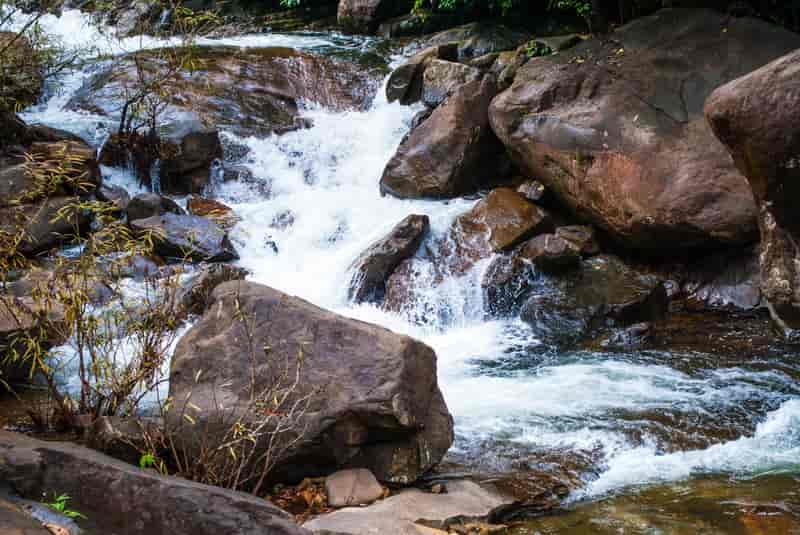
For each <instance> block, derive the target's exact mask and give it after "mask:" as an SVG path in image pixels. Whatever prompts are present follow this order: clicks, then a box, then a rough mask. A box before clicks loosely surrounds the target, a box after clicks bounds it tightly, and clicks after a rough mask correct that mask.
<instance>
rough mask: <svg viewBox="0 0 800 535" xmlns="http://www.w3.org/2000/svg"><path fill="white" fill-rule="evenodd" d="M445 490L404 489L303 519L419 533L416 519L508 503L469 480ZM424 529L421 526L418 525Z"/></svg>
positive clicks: (372, 533) (343, 528) (334, 528)
mask: <svg viewBox="0 0 800 535" xmlns="http://www.w3.org/2000/svg"><path fill="white" fill-rule="evenodd" d="M447 491H448V492H447V493H446V494H430V493H427V492H423V491H421V490H419V489H408V490H404V491H402V492H400V493H399V494H397V495H395V496H391V497H389V498H387V499H385V500H383V501H381V502H378V503H376V504H373V505H370V506H368V507H362V508H355V507H350V508H347V509H342V510H340V511H337V512H335V513H331V514H329V515H325V516H321V517H319V518H315V519H314V520H311V521H309V522H306V523H305V524H304V525H303V527H304V528H306V529H310V530H311V531H314V532H333V533H350V534H353V535H419V534H420V533H423V531H421V528H422V526H419V525H417V524H416V521H417V520H431V521H444V520H447V519H448V518H452V517H454V516H460V515H463V516H467V517H482V516H486V515H487V514H489V513H490V512H491V511H492V510H493V509H495V508H496V507H499V506H501V505H504V504H507V503H509V500H506V499H504V498H503V497H502V496H500V495H499V494H496V493H493V492H490V491H488V490H486V489H484V488H483V487H481V486H480V485H478V484H477V483H474V482H472V481H454V482H450V483H448V484H447ZM422 529H424V528H422Z"/></svg>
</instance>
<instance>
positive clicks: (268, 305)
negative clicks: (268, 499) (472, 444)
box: [170, 282, 453, 484]
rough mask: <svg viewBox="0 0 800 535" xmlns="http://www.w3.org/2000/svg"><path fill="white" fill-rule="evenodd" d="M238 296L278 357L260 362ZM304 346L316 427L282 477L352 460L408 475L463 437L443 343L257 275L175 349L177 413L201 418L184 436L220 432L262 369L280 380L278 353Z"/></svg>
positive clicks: (286, 358)
mask: <svg viewBox="0 0 800 535" xmlns="http://www.w3.org/2000/svg"><path fill="white" fill-rule="evenodd" d="M237 301H238V303H239V306H240V310H241V311H242V313H244V314H246V315H248V316H249V317H252V318H254V320H253V321H256V322H257V324H258V325H259V328H258V329H257V330H256V331H255V333H254V340H253V341H252V343H253V344H254V347H257V348H262V347H264V346H267V347H269V348H270V352H269V359H268V360H266V361H264V360H263V359H262V360H259V361H258V363H257V364H256V367H255V369H253V364H252V362H253V360H252V356H251V355H250V354H249V352H248V349H247V348H248V344H247V343H246V342H245V340H244V333H243V331H242V329H243V326H242V323H241V320H239V319H237V313H235V309H234V306H235V302H237ZM267 320H268V321H267ZM301 353H302V355H303V357H302V368H301V370H300V381H299V384H298V386H297V387H296V388H295V389H294V390H293V391H292V392H291V394H290V395H291V396H293V397H292V398H291V399H295V398H298V397H300V396H306V395H310V396H311V397H310V405H309V407H308V410H306V411H304V413H303V415H302V416H300V418H301V421H300V423H299V425H300V428H302V429H305V433H304V434H303V436H304V437H305V438H304V439H303V440H302V441H301V442H299V443H297V444H295V445H294V446H293V447H292V448H291V449H290V451H289V453H288V454H287V456H286V458H285V459H284V460H283V461H282V462H281V463H280V464H279V465H278V467H277V469H278V472H276V474H275V477H276V478H278V479H281V478H286V479H292V480H299V479H302V478H303V477H308V476H318V475H320V474H325V473H330V472H333V471H335V470H337V469H340V468H343V467H347V468H368V469H369V470H371V471H372V473H373V474H375V476H376V477H377V478H378V479H379V480H381V481H386V482H390V483H401V484H408V483H411V482H413V481H414V480H416V479H417V478H418V477H419V476H420V475H421V474H423V473H424V472H426V471H427V470H429V469H430V468H431V467H432V466H434V465H435V464H436V463H438V462H439V460H440V459H441V458H442V456H443V455H444V454H445V452H446V451H447V449H448V448H449V447H450V445H451V444H452V441H453V420H452V417H451V416H450V414H449V413H448V411H447V407H446V405H445V403H444V400H443V398H442V396H441V392H440V391H439V387H438V385H437V383H436V355H435V354H434V352H433V350H432V349H430V348H429V347H428V346H426V345H424V344H422V343H420V342H417V341H415V340H413V339H411V338H409V337H406V336H401V335H397V334H394V333H392V332H390V331H388V330H386V329H383V328H381V327H377V326H374V325H370V324H367V323H363V322H360V321H356V320H352V319H348V318H344V317H341V316H338V315H336V314H334V313H332V312H328V311H325V310H322V309H319V308H317V307H315V306H313V305H311V304H310V303H308V302H306V301H303V300H301V299H298V298H296V297H291V296H288V295H285V294H283V293H281V292H278V291H276V290H273V289H271V288H268V287H266V286H262V285H259V284H255V283H250V282H228V283H224V284H222V285H220V286H218V287H217V289H216V290H214V292H213V294H212V304H211V306H210V307H209V308H208V310H207V311H206V313H205V314H204V315H203V317H202V318H201V319H200V320H199V321H198V322H197V323H196V324H195V325H194V327H192V328H191V329H190V330H189V332H188V333H187V334H186V335H184V337H183V338H182V339H181V341H180V342H179V343H178V346H177V348H176V350H175V354H174V357H173V361H172V370H171V374H170V396H172V397H173V399H175V400H178V401H177V402H176V404H175V406H174V407H173V410H172V412H171V413H170V421H171V422H172V423H175V424H180V423H181V419H180V415H181V414H182V411H184V410H186V411H188V412H187V414H190V415H191V416H192V418H193V419H194V420H195V421H197V422H198V424H199V425H197V426H189V425H186V424H185V423H184V425H182V426H179V428H178V430H177V432H178V433H179V438H180V439H181V441H182V443H183V444H186V445H189V446H190V445H191V444H193V443H195V441H197V440H205V439H206V438H207V437H201V436H199V435H198V434H197V433H198V432H202V433H203V434H206V433H216V432H218V430H219V422H220V421H222V420H220V418H223V419H224V418H225V416H224V415H225V414H227V412H228V410H229V409H231V408H238V409H239V410H244V408H245V407H246V406H247V404H248V403H249V401H248V394H247V392H248V391H249V387H248V386H246V385H248V384H249V381H250V379H249V378H250V377H251V374H255V377H256V382H257V385H260V386H257V388H262V387H263V386H264V385H267V384H270V381H274V380H276V376H275V374H276V373H279V371H280V369H282V368H281V366H280V365H276V364H277V363H283V362H288V363H290V365H291V363H293V362H296V360H297V359H298V355H300V354H301ZM270 362H272V364H270ZM344 362H347V363H348V364H347V366H343V365H342V363H344ZM348 370H358V373H349V372H348ZM201 371H204V372H207V373H200V372H201ZM212 371H213V373H208V372H212ZM292 373H293V372H292ZM220 400H222V401H223V402H224V404H225V410H223V411H221V412H220V410H221V409H220V406H219V401H220ZM189 401H191V404H192V405H189V404H188V402H189ZM184 405H185V406H184ZM176 420H177V421H176ZM223 427H224V426H223ZM201 429H202V431H200V430H201Z"/></svg>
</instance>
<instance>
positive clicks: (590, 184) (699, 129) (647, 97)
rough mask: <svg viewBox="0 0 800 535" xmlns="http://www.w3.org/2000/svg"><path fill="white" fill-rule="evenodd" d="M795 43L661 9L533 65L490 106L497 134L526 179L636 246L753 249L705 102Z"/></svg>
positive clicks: (771, 29) (762, 30) (742, 204)
mask: <svg viewBox="0 0 800 535" xmlns="http://www.w3.org/2000/svg"><path fill="white" fill-rule="evenodd" d="M798 47H800V35H797V34H794V33H791V32H788V31H786V30H783V29H782V28H780V27H778V26H775V25H771V24H768V23H766V22H763V21H759V20H756V19H753V18H747V17H744V18H730V17H728V16H727V15H724V14H722V13H718V12H715V11H711V10H704V9H674V10H661V11H659V12H657V13H656V14H654V15H652V16H649V17H643V18H641V19H637V20H636V21H634V22H632V23H630V24H628V25H626V26H624V27H622V28H620V29H618V30H617V31H615V32H614V34H613V38H612V39H603V40H600V39H590V40H588V41H585V42H583V43H582V44H579V45H578V46H577V47H576V48H574V49H572V50H569V51H567V52H564V53H560V54H557V55H554V56H548V57H544V58H537V59H536V60H535V61H529V62H527V63H526V64H525V65H524V66H522V67H521V68H520V69H519V71H518V72H517V74H516V78H515V80H514V83H513V85H512V86H511V87H510V88H509V89H508V90H506V91H505V92H503V93H502V94H500V95H499V96H498V97H497V98H495V99H494V101H493V102H492V106H491V110H490V118H491V123H492V127H493V128H494V130H495V133H496V134H497V135H498V137H499V138H500V139H501V140H502V141H503V143H504V144H505V146H506V148H507V149H508V151H509V154H510V155H511V157H512V159H513V160H514V161H515V163H517V164H518V165H519V166H520V167H521V168H522V169H523V171H524V172H525V174H526V175H528V176H535V177H537V178H538V179H540V180H541V181H542V182H543V183H544V184H545V185H546V186H548V187H549V188H550V189H551V190H552V191H553V192H554V193H555V195H556V196H557V197H558V198H559V199H560V200H561V201H562V202H563V203H564V204H565V205H567V206H568V207H570V208H571V209H572V210H573V211H574V212H575V213H577V214H578V215H580V216H581V219H584V220H587V221H590V222H592V223H593V224H595V225H596V226H598V227H600V228H602V229H604V230H606V231H607V232H608V233H609V234H610V235H611V236H612V237H614V238H616V239H617V240H619V241H621V242H623V243H624V244H625V245H627V246H629V247H631V248H635V249H640V250H648V251H667V250H676V249H684V250H685V249H689V248H692V247H703V246H709V245H715V244H741V243H746V242H750V241H752V240H754V239H755V237H756V235H757V226H756V215H757V212H756V207H755V203H754V202H753V195H752V192H751V191H750V188H749V187H748V186H747V182H746V180H745V179H744V177H743V176H742V173H741V172H740V171H739V170H738V169H737V168H736V167H735V166H734V165H733V162H732V161H731V159H730V156H729V155H728V154H727V151H726V150H725V148H724V146H723V145H722V144H721V143H719V141H718V140H717V139H716V138H715V137H714V135H713V133H712V132H711V129H710V128H709V127H708V125H707V124H706V122H705V119H704V117H703V104H704V102H705V99H706V97H707V96H708V95H709V94H711V92H712V91H713V90H714V89H715V88H717V87H718V86H720V85H721V84H724V83H726V82H728V81H730V80H732V79H733V78H735V77H737V76H741V75H743V74H745V73H747V72H750V71H751V70H753V69H755V68H757V67H760V66H761V65H764V64H765V63H767V62H769V61H771V60H773V59H775V58H777V57H779V56H781V55H783V54H786V53H787V52H788V51H790V50H793V49H795V48H798Z"/></svg>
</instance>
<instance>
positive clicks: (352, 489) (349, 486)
mask: <svg viewBox="0 0 800 535" xmlns="http://www.w3.org/2000/svg"><path fill="white" fill-rule="evenodd" d="M325 493H326V494H327V495H328V505H330V506H331V507H352V506H354V505H368V504H370V503H372V502H374V501H376V500H378V499H379V498H380V497H381V496H383V487H381V484H380V483H378V480H377V479H375V476H374V475H373V474H372V472H370V471H369V470H367V469H366V468H353V469H349V470H339V471H338V472H334V473H333V474H331V475H329V476H328V477H326V478H325Z"/></svg>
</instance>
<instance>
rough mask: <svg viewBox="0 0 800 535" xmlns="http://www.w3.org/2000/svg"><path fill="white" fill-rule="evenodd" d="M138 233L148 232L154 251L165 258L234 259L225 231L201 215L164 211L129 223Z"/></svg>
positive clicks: (220, 260) (215, 260)
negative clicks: (158, 214)
mask: <svg viewBox="0 0 800 535" xmlns="http://www.w3.org/2000/svg"><path fill="white" fill-rule="evenodd" d="M130 225H131V228H133V230H135V231H136V232H138V233H145V232H151V233H152V234H153V238H154V246H155V252H156V253H157V254H159V255H160V256H162V257H164V258H170V259H178V260H188V261H191V262H201V261H205V262H228V261H230V260H236V259H238V258H239V255H238V254H237V253H236V249H234V247H233V244H231V242H230V240H229V239H228V234H227V233H226V232H225V231H224V230H222V229H221V228H220V227H219V226H218V225H217V224H216V223H214V222H213V221H211V220H209V219H206V218H204V217H199V216H194V215H177V214H171V213H166V214H163V215H160V216H152V217H148V218H146V219H137V220H135V221H131V222H130Z"/></svg>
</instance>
